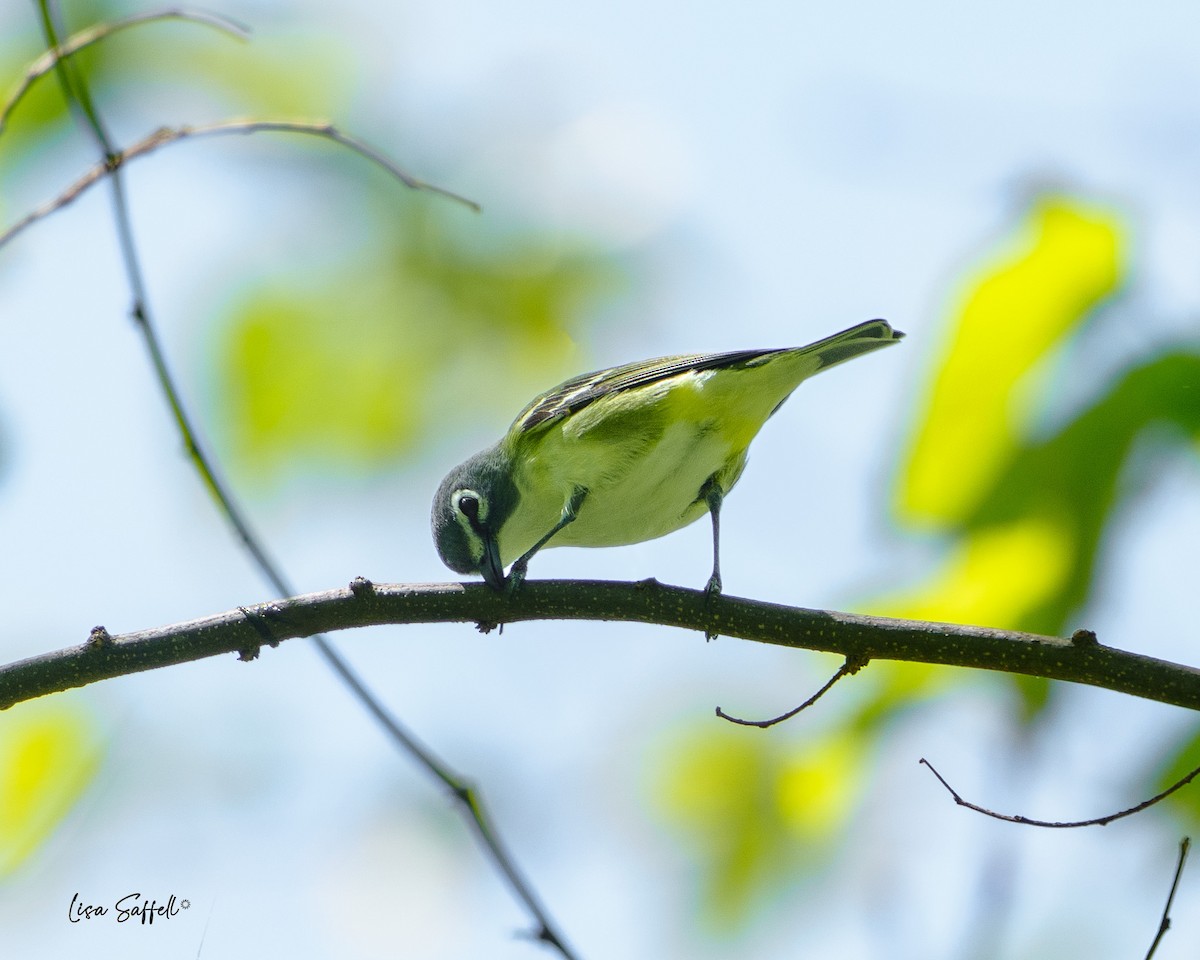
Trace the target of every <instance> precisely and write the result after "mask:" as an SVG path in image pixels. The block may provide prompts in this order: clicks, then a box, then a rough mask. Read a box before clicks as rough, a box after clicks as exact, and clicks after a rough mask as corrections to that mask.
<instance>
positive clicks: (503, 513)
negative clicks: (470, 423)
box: [433, 445, 520, 590]
mask: <svg viewBox="0 0 1200 960" xmlns="http://www.w3.org/2000/svg"><path fill="white" fill-rule="evenodd" d="M519 496H520V495H519V494H518V493H517V486H516V484H515V483H514V482H513V479H512V473H511V470H510V467H509V462H508V457H506V456H505V455H504V452H503V450H502V449H501V448H500V446H499V445H497V446H495V447H492V448H490V449H488V450H484V451H483V452H482V453H477V454H476V455H475V456H473V457H472V458H471V459H470V460H468V461H467V462H466V463H463V464H460V465H459V466H457V467H455V468H454V469H453V470H451V471H450V474H449V475H448V476H447V477H446V479H445V480H443V481H442V485H441V486H440V487H438V491H437V494H436V495H435V496H434V498H433V541H434V543H435V544H437V550H438V553H439V554H440V555H441V558H442V562H444V563H445V564H446V566H448V567H449V568H450V569H451V570H454V571H455V572H457V573H480V574H482V575H483V579H484V580H486V581H487V582H488V585H489V586H491V587H493V588H494V589H496V590H499V589H500V588H501V587H502V586H503V585H504V564H503V563H502V562H501V560H500V544H499V535H500V528H501V527H502V526H503V525H504V521H505V520H507V519H508V517H509V516H510V515H511V514H512V512H513V510H514V509H516V506H517V500H518V499H519Z"/></svg>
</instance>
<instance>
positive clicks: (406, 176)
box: [0, 120, 480, 247]
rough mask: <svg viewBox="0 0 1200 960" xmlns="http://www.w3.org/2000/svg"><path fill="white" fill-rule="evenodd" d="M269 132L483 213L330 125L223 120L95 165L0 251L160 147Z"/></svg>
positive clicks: (31, 216)
mask: <svg viewBox="0 0 1200 960" xmlns="http://www.w3.org/2000/svg"><path fill="white" fill-rule="evenodd" d="M268 132H273V133H297V134H305V135H308V136H313V137H321V138H324V139H326V140H331V141H333V142H334V143H337V144H340V145H341V146H343V147H347V148H349V149H350V150H353V151H354V152H355V153H357V154H358V155H359V156H361V157H364V158H365V159H367V160H370V161H371V162H372V163H374V164H376V165H377V166H379V167H382V168H383V169H384V170H386V171H387V172H388V173H389V174H391V176H393V177H395V178H396V179H397V180H399V181H400V182H401V183H403V184H404V185H405V186H406V187H410V188H411V189H413V190H422V191H425V192H427V193H436V194H438V195H440V196H443V197H447V198H448V199H451V200H454V201H455V202H456V203H461V204H463V205H464V206H466V207H469V208H470V209H472V210H475V211H478V210H479V209H480V207H479V204H477V203H476V202H475V201H473V200H468V199H467V198H466V197H463V196H461V195H459V194H457V193H454V192H453V191H452V190H446V189H444V188H443V187H439V186H437V185H436V184H432V183H428V182H426V181H424V180H420V179H418V178H417V177H414V176H413V175H412V174H410V173H407V172H405V171H404V170H403V169H401V168H400V167H398V166H397V165H396V164H395V163H393V162H392V161H391V160H389V159H388V158H387V157H385V156H384V155H383V154H381V153H380V152H379V151H377V150H376V149H374V148H373V147H371V146H369V145H368V144H366V143H364V142H363V141H361V140H359V139H357V138H356V137H352V136H350V135H349V134H345V133H342V131H340V130H339V129H338V128H337V127H336V126H334V125H333V124H331V123H327V122H324V121H305V120H223V121H220V122H218V123H209V124H202V125H199V126H181V127H162V128H160V129H159V130H156V131H155V132H154V133H152V134H150V135H149V136H147V137H143V138H142V139H141V140H139V141H138V142H137V143H135V144H134V145H133V146H131V147H129V148H128V149H126V150H122V151H120V152H118V153H113V154H111V155H109V157H108V159H106V160H105V162H104V163H98V164H96V166H94V167H92V168H91V169H90V170H89V171H88V172H87V173H85V174H84V175H83V176H82V177H80V178H79V179H78V180H76V181H75V182H74V183H72V184H71V185H70V186H69V187H67V188H66V189H65V190H63V192H62V193H60V194H59V195H58V196H57V197H55V198H54V199H53V200H49V201H47V202H46V203H44V204H42V205H41V206H40V207H37V208H36V209H34V210H32V211H30V212H29V213H28V214H26V215H25V216H24V217H22V218H21V219H20V220H18V221H17V222H16V223H14V224H13V225H12V226H11V227H9V228H8V229H7V230H5V231H4V233H0V247H3V246H4V245H5V244H6V243H8V242H9V241H10V240H12V239H13V238H14V237H15V236H17V234H19V233H21V232H22V231H23V230H25V229H26V228H27V227H29V226H32V225H33V224H35V223H37V221H39V220H41V219H43V218H45V217H48V216H49V215H50V214H52V213H54V212H55V211H57V210H61V209H62V208H63V207H65V206H67V205H68V204H70V203H73V202H74V201H75V200H78V199H79V197H80V195H82V194H83V193H84V191H86V190H87V189H88V188H89V187H92V186H94V185H95V184H97V183H99V182H100V181H101V180H103V179H104V178H105V177H109V176H113V175H115V174H116V172H117V170H119V169H120V168H121V167H123V166H125V164H127V163H129V161H131V160H136V159H137V158H138V157H143V156H145V155H146V154H148V153H153V152H154V151H155V150H157V149H158V148H159V147H164V146H167V145H168V144H171V143H175V142H177V141H180V140H188V139H196V138H198V137H214V136H222V135H230V134H243V135H245V134H253V133H268Z"/></svg>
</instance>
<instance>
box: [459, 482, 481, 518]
mask: <svg viewBox="0 0 1200 960" xmlns="http://www.w3.org/2000/svg"><path fill="white" fill-rule="evenodd" d="M455 505H456V506H457V507H458V512H459V513H461V514H462V515H463V516H464V517H466V518H467V519H468V520H471V521H474V522H478V520H479V497H478V496H476V494H475V492H474V491H472V490H463V491H462V492H460V493H459V495H458V498H457V503H456V504H455Z"/></svg>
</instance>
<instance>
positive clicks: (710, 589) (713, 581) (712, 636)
mask: <svg viewBox="0 0 1200 960" xmlns="http://www.w3.org/2000/svg"><path fill="white" fill-rule="evenodd" d="M720 595H721V575H720V574H719V573H717V572H716V571H715V570H714V571H713V575H712V576H711V577H709V578H708V583H707V585H706V586H705V587H704V606H705V609H711V607H712V602H713V599H714V598H716V597H719V596H720ZM704 639H705V640H716V639H717V632H716V631H715V630H714V629H713V628H712V627H709V628H708V629H707V630H705V631H704Z"/></svg>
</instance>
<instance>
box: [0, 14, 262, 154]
mask: <svg viewBox="0 0 1200 960" xmlns="http://www.w3.org/2000/svg"><path fill="white" fill-rule="evenodd" d="M161 20H187V21H190V22H192V23H199V24H203V25H205V26H208V27H212V28H213V29H215V30H219V31H221V32H222V33H225V34H228V35H229V36H231V37H233V38H234V39H235V40H246V39H248V38H249V35H250V29H249V27H246V26H244V25H242V24H240V23H238V22H236V21H234V20H230V19H229V18H227V17H222V16H220V15H219V14H215V13H209V12H208V11H206V10H189V9H186V8H183V7H172V8H169V9H165V10H154V11H150V12H149V13H135V14H133V15H132V16H129V17H123V18H122V19H120V20H112V21H108V22H106V23H97V24H94V25H93V26H90V27H85V28H84V29H83V30H80V31H79V32H78V33H75V34H72V35H71V36H70V37H68V38H67V40H66V42H65V43H63V44H62V45H61V46H59V47H56V48H54V49H51V50H47V51H46V52H45V53H43V54H42V55H41V56H40V57H38V58H37V59H36V60H34V61H33V63H31V64H30V65H29V68H28V69H27V70H26V71H25V76H24V77H23V78H22V79H21V81H20V83H18V84H17V87H16V89H15V90H13V92H12V94H11V95H10V96H9V98H8V100H7V101H6V102H5V104H4V107H3V108H0V134H3V133H4V128H5V126H6V125H7V124H8V119H9V117H10V116H11V115H12V112H13V110H15V109H16V107H17V104H18V103H20V102H21V100H22V99H23V98H24V96H25V94H26V93H28V92H29V88H30V87H32V86H33V84H34V82H35V81H36V80H37V79H38V78H39V77H43V76H45V75H46V74H47V73H49V72H50V71H51V70H53V69H54V65H55V63H56V62H57V61H59V60H64V59H66V58H67V57H70V56H73V55H74V54H76V53H78V52H79V51H80V50H83V49H84V48H86V47H90V46H91V45H92V44H93V43H97V42H99V41H100V40H104V39H106V38H107V37H110V36H112V35H113V34H114V33H117V32H119V31H121V30H125V29H127V28H129V27H136V26H139V25H141V24H144V23H154V22H156V21H161Z"/></svg>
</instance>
